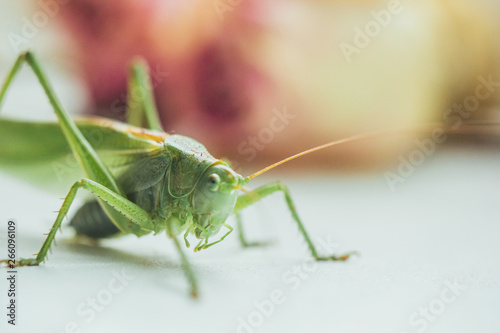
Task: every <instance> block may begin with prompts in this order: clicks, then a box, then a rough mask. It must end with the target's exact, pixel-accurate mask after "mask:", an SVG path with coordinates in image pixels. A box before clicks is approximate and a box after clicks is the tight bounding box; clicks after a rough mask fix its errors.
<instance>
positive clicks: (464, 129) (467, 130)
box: [245, 121, 500, 182]
mask: <svg viewBox="0 0 500 333" xmlns="http://www.w3.org/2000/svg"><path fill="white" fill-rule="evenodd" d="M498 125H500V123H499V122H483V121H473V122H468V123H467V124H463V125H461V126H459V127H456V128H453V127H452V126H451V125H449V124H443V123H433V124H423V125H419V126H415V127H411V128H406V129H398V130H384V131H376V132H369V133H365V134H358V135H354V136H350V137H347V138H344V139H340V140H335V141H332V142H329V143H325V144H323V145H320V146H317V147H314V148H311V149H307V150H305V151H303V152H300V153H298V154H295V155H292V156H290V157H287V158H285V159H283V160H281V161H279V162H276V163H274V164H271V165H269V166H267V167H265V168H264V169H262V170H259V171H257V172H255V173H253V174H251V175H250V176H248V177H246V178H245V182H248V181H250V180H251V179H253V178H255V177H257V176H260V175H261V174H263V173H264V172H267V171H269V170H271V169H274V168H276V167H277V166H279V165H282V164H284V163H286V162H289V161H291V160H294V159H296V158H298V157H301V156H304V155H307V154H310V153H314V152H316V151H318V150H322V149H325V148H329V147H333V146H338V145H342V144H345V143H350V142H356V141H362V140H367V139H376V138H382V137H387V136H394V135H405V134H418V133H421V132H423V133H428V132H430V131H432V130H435V129H441V130H443V132H444V133H461V134H477V133H478V129H484V127H486V126H498Z"/></svg>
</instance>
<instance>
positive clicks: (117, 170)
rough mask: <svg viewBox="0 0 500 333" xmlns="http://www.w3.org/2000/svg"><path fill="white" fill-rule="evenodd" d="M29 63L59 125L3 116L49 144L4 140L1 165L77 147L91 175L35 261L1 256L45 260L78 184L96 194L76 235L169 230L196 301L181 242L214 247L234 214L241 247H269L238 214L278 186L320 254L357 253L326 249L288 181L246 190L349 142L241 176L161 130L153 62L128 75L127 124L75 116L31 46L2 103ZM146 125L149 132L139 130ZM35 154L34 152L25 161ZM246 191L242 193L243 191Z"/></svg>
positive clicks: (137, 64) (8, 124) (1, 123)
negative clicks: (248, 234)
mask: <svg viewBox="0 0 500 333" xmlns="http://www.w3.org/2000/svg"><path fill="white" fill-rule="evenodd" d="M24 63H27V64H28V65H29V66H30V67H31V69H32V70H33V72H34V73H35V75H36V77H37V78H38V80H39V82H40V84H41V86H42V87H43V89H44V91H45V94H46V95H47V97H48V99H49V101H50V104H51V105H52V108H53V110H54V112H55V114H56V116H57V119H58V123H30V122H21V121H14V120H7V119H0V132H4V133H7V134H6V135H8V131H17V132H22V133H33V132H34V131H35V132H36V133H37V136H38V137H41V138H45V139H46V141H45V142H43V143H40V142H39V143H36V142H33V141H26V142H23V143H20V144H18V143H16V145H15V146H14V147H13V148H9V147H8V146H6V145H5V144H4V147H3V148H2V151H0V158H1V159H0V161H1V163H2V164H4V163H10V164H16V163H36V161H37V159H38V158H45V157H48V158H50V157H51V156H52V155H57V153H58V152H59V151H60V150H61V149H63V148H65V147H67V146H68V145H69V147H70V150H71V152H72V154H73V155H74V156H75V158H76V160H77V161H78V164H79V166H80V167H81V169H82V170H83V172H84V175H85V178H83V179H81V180H79V181H76V182H75V183H74V184H73V186H71V188H70V190H69V193H68V194H67V195H66V197H65V198H64V202H63V204H62V207H61V209H60V210H59V211H58V214H57V218H56V220H55V222H54V224H53V226H52V228H51V229H50V231H49V233H48V234H47V238H46V239H45V241H44V243H43V245H42V247H41V248H40V251H39V252H38V254H37V255H36V257H35V258H27V259H25V258H20V259H19V260H18V261H17V262H12V260H1V261H0V262H2V263H7V264H14V265H15V266H35V265H39V264H40V263H43V262H44V261H45V260H46V258H47V251H49V249H50V247H51V245H52V244H53V243H54V241H55V236H56V233H57V231H58V230H59V229H60V228H61V224H62V222H63V219H64V217H65V216H66V214H67V213H68V210H69V208H70V206H71V204H72V202H73V199H74V198H75V196H76V195H77V192H78V190H80V189H85V190H87V191H90V192H91V193H92V194H93V196H94V197H95V198H94V199H93V201H89V202H87V203H86V204H84V205H83V206H82V207H81V208H80V209H79V210H78V211H77V212H76V214H75V215H74V217H73V218H72V220H71V221H70V225H71V226H72V227H73V228H74V229H75V230H76V234H77V235H83V236H86V237H90V238H92V239H101V238H107V237H116V236H120V235H125V234H134V235H136V236H138V237H140V236H144V235H147V234H150V233H154V234H158V233H160V232H165V233H166V234H167V236H168V238H170V239H172V241H173V242H174V244H175V247H176V249H177V251H178V253H179V256H180V260H181V262H182V266H183V269H184V272H185V275H186V277H187V279H188V282H189V284H190V291H191V295H192V296H193V297H196V296H197V295H198V286H197V282H196V277H195V274H194V272H193V269H192V267H191V265H190V263H189V261H188V259H187V257H186V256H185V254H184V252H183V248H182V246H181V242H180V241H179V238H180V236H181V235H182V236H183V238H184V243H185V245H186V246H187V247H189V245H190V244H189V242H188V239H187V238H188V236H190V235H194V236H195V237H196V238H197V239H199V243H198V244H197V245H196V246H195V247H194V251H195V252H196V251H200V250H204V249H207V248H209V247H211V246H213V245H215V244H217V243H219V242H221V241H223V240H224V239H225V238H226V237H227V236H228V235H229V234H230V233H231V232H232V231H233V228H232V227H231V226H230V225H229V224H227V223H226V220H227V219H228V217H229V216H231V215H235V216H236V222H237V227H238V234H239V239H240V241H241V243H242V245H244V246H252V245H262V244H260V243H249V242H247V241H246V238H245V236H244V233H243V229H242V220H241V217H240V212H241V211H242V210H243V209H244V208H246V207H248V206H250V205H252V204H254V203H255V202H257V201H259V200H261V199H263V198H265V197H267V196H268V195H270V194H273V193H275V192H281V193H282V194H283V195H284V198H285V200H286V204H287V206H288V209H289V210H290V212H291V215H292V218H293V220H294V221H295V223H296V224H297V226H298V228H299V230H300V232H301V234H302V235H303V237H304V239H305V241H306V242H307V245H308V248H309V250H310V252H311V255H312V256H313V257H314V259H316V260H339V261H343V260H346V259H348V258H349V256H350V253H346V254H343V255H338V256H336V255H329V256H320V255H319V254H318V252H317V250H316V247H315V246H314V244H313V242H312V241H311V238H310V237H309V235H308V233H307V231H306V229H305V227H304V224H303V223H302V221H301V219H300V218H299V215H298V214H297V211H296V209H295V205H294V203H293V201H292V198H291V196H290V193H289V191H288V189H287V187H286V186H284V185H283V184H281V183H280V182H275V183H271V184H268V185H263V186H261V187H258V188H256V189H254V190H252V191H248V190H245V189H244V186H245V185H246V184H247V183H248V182H249V181H250V180H251V179H253V178H254V177H256V176H258V175H260V174H262V173H264V172H266V171H268V170H270V169H272V168H274V167H276V166H278V165H280V164H282V163H285V162H287V161H289V160H291V159H294V158H297V157H299V156H302V155H304V154H307V153H310V152H313V151H316V150H319V149H323V148H326V147H329V146H332V145H335V144H340V143H343V142H346V141H345V140H341V141H337V142H332V143H329V144H326V145H323V146H319V147H316V148H313V149H310V150H308V151H305V152H302V153H300V154H297V155H294V156H291V157H289V158H287V159H285V160H283V161H280V162H278V163H275V164H273V165H271V166H268V167H267V168H265V169H263V170H260V171H258V172H256V173H254V174H252V175H251V176H248V177H243V176H241V175H240V174H238V173H236V172H235V171H234V170H233V169H232V168H231V167H230V166H229V164H228V163H226V162H224V161H223V160H221V159H217V158H214V157H213V156H212V155H210V153H209V152H208V151H207V149H206V148H205V147H204V146H203V145H202V144H200V143H199V142H197V141H195V140H193V139H191V138H188V137H185V136H182V135H169V134H167V133H165V132H164V131H163V129H162V126H161V123H160V120H159V117H158V113H157V109H156V106H155V103H154V99H153V95H152V89H151V81H150V78H149V71H148V67H147V65H146V63H145V62H144V61H142V60H136V61H134V62H133V64H132V66H131V71H130V74H129V79H128V81H129V85H128V86H129V96H128V102H127V124H126V123H122V122H118V121H112V120H109V119H105V118H98V117H93V118H85V119H82V120H79V121H76V122H75V121H73V120H72V119H71V117H70V116H69V115H68V113H67V112H66V111H65V110H64V109H63V107H62V105H61V103H60V102H59V100H58V98H57V96H56V95H55V93H54V91H53V89H52V87H51V85H50V83H49V80H48V79H47V76H46V74H45V73H44V71H43V70H42V66H41V65H40V63H39V61H38V60H37V57H36V56H35V54H34V53H32V52H30V51H27V52H24V53H22V54H21V55H19V57H18V58H17V60H16V62H15V63H14V65H13V67H12V69H11V70H10V71H9V72H8V75H7V77H6V79H5V81H4V83H3V86H2V88H1V91H0V103H1V102H2V101H3V99H4V98H5V94H6V92H7V90H8V88H9V87H10V86H11V83H12V81H13V79H14V77H15V76H16V74H17V73H18V72H19V70H20V69H21V67H22V65H23V64H24ZM131 92H135V93H131ZM143 124H145V125H146V128H142V127H140V126H142V125H143ZM95 130H98V131H100V132H101V133H103V134H104V139H103V140H102V142H100V143H99V144H94V145H93V144H91V140H90V139H89V137H88V134H87V135H86V134H85V133H89V132H92V131H95ZM34 147H36V148H34ZM61 147H62V148H61ZM27 154H28V155H31V156H28V157H26V155H27ZM45 155H47V156H45ZM240 191H242V192H243V193H241V194H240ZM222 227H224V228H226V229H227V232H226V233H225V234H223V235H222V236H221V237H220V238H219V239H218V240H215V241H212V242H209V239H210V238H211V237H214V236H216V235H217V234H218V233H219V231H220V230H221V228H222Z"/></svg>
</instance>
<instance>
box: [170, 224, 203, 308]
mask: <svg viewBox="0 0 500 333" xmlns="http://www.w3.org/2000/svg"><path fill="white" fill-rule="evenodd" d="M167 228H168V229H167V231H168V235H169V236H170V238H172V239H173V240H174V244H175V247H176V248H177V251H178V252H179V255H180V257H181V262H182V267H184V271H185V272H186V277H187V279H188V281H189V284H190V285H191V296H193V297H194V298H196V297H198V285H197V283H196V277H195V275H194V272H193V269H192V268H191V264H190V263H189V261H188V259H187V257H186V255H185V254H184V251H183V250H182V247H181V245H180V244H179V240H178V239H177V237H176V235H174V234H172V230H171V226H170V224H168V223H167Z"/></svg>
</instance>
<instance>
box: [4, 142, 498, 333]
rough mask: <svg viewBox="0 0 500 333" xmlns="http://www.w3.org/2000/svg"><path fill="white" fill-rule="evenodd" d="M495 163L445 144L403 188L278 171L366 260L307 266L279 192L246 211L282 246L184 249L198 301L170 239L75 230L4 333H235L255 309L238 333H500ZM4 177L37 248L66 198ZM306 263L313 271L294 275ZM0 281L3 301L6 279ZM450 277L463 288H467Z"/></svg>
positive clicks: (251, 228) (318, 222)
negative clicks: (79, 235)
mask: <svg viewBox="0 0 500 333" xmlns="http://www.w3.org/2000/svg"><path fill="white" fill-rule="evenodd" d="M499 169H500V152H498V151H493V150H488V149H479V150H478V149H476V150H471V149H468V150H467V149H464V150H462V149H445V150H441V151H440V152H439V153H437V154H435V155H434V156H433V157H432V158H430V159H428V160H427V161H426V163H425V164H424V165H423V166H421V167H419V168H418V169H417V170H416V172H415V174H414V175H413V176H412V177H410V178H409V179H408V180H407V182H406V183H405V184H404V185H402V186H400V187H398V188H397V190H396V191H395V192H391V191H390V190H389V187H388V185H387V183H386V182H385V179H384V178H383V176H382V174H378V173H374V174H370V175H364V176H359V175H358V176H350V177H341V176H334V175H330V176H325V175H307V176H303V177H299V176H289V177H284V176H280V174H279V173H275V174H274V175H269V177H268V178H265V179H263V180H260V181H261V182H264V181H271V180H274V179H281V180H282V181H283V182H284V183H286V184H288V185H289V187H290V189H291V192H292V194H293V197H294V199H295V201H296V205H297V208H298V210H299V213H300V215H301V217H302V218H303V220H304V221H305V223H306V225H307V228H308V230H309V232H310V234H311V236H312V238H313V239H315V241H320V240H324V241H328V242H334V243H335V244H334V246H335V247H336V248H335V251H337V252H339V253H340V252H342V251H349V250H357V251H359V252H360V253H361V256H360V257H357V258H353V259H352V260H350V261H348V262H345V263H335V262H322V263H319V264H311V262H310V261H309V253H308V252H307V248H306V246H305V242H304V240H303V239H302V238H301V236H300V234H299V233H298V231H297V228H296V227H295V225H294V223H293V221H292V219H291V217H290V215H289V214H288V212H287V210H286V207H285V205H284V202H283V200H282V198H281V196H280V195H275V196H273V197H270V198H269V200H266V201H265V202H262V203H261V204H258V205H256V206H255V207H254V208H249V209H248V211H246V212H245V214H244V217H245V221H246V224H245V225H246V228H247V231H248V235H249V237H250V238H252V239H264V240H267V239H270V240H273V241H275V243H274V245H272V246H269V247H265V248H252V249H242V248H241V247H240V246H239V244H238V240H237V237H236V235H232V237H229V238H228V239H226V241H224V242H223V243H221V244H219V245H217V246H215V247H213V248H211V249H210V250H206V251H203V252H201V253H192V252H191V251H190V252H189V253H188V255H189V259H190V260H191V262H192V264H193V266H194V269H195V271H196V273H197V276H198V280H199V285H200V291H201V295H200V298H199V299H198V300H193V299H191V298H189V297H188V285H187V282H186V280H185V278H184V275H183V272H182V270H181V268H180V265H179V259H178V257H177V254H176V252H175V249H174V247H173V246H172V242H171V241H169V240H168V239H167V237H166V236H165V235H163V234H162V235H158V236H155V237H150V236H146V237H143V238H141V239H137V238H135V237H134V236H127V237H125V238H122V239H114V240H108V241H105V242H104V243H103V244H102V247H90V246H84V245H78V244H73V243H72V242H71V241H70V235H71V231H70V229H69V227H66V229H63V235H61V236H59V237H58V240H59V241H58V246H57V247H55V248H54V251H53V255H51V256H50V259H49V260H48V261H47V262H46V264H44V265H42V266H40V267H28V268H19V273H18V290H19V297H18V304H19V308H18V326H17V327H16V328H15V329H12V327H8V329H9V330H8V331H9V332H28V331H31V332H64V330H65V327H66V325H68V323H70V322H74V323H75V325H77V327H78V329H81V332H109V331H111V330H113V331H121V332H134V331H139V330H145V331H151V332H201V331H206V332H238V327H239V319H238V318H242V319H244V320H245V321H248V318H249V317H250V322H251V323H253V324H254V325H256V326H257V327H255V328H253V327H250V328H251V329H250V330H249V329H248V327H247V328H240V330H239V332H250V331H254V332H381V333H382V332H383V333H387V332H395V333H400V332H409V333H410V332H423V331H425V332H455V333H456V332H472V331H475V332H498V331H499V329H500V317H499V316H498V313H499V310H500V261H499V259H498V253H499V252H500V242H499V241H498V239H499V235H500V224H499V223H498V222H499V221H500V209H499V205H498V203H499V201H500V193H499V191H498V189H499V188H500V175H499ZM271 176H274V177H271ZM0 184H1V188H2V190H1V193H0V203H1V221H2V226H3V225H5V222H6V219H8V218H9V217H13V218H15V219H16V221H17V223H18V237H19V238H18V244H19V247H18V250H19V251H20V252H21V255H22V256H29V255H30V254H32V253H35V252H36V251H37V250H38V248H39V246H40V245H41V243H42V241H43V236H42V235H41V234H42V233H44V232H47V230H48V229H49V228H50V226H51V224H52V221H53V218H54V216H55V214H52V213H51V211H53V210H57V209H58V206H59V205H60V201H59V199H57V196H56V195H53V194H47V193H46V192H44V191H43V190H39V189H37V188H33V187H31V186H30V185H27V184H25V183H23V182H22V181H19V180H17V179H12V178H9V177H6V176H4V175H2V177H1V178H0ZM233 222H234V221H233ZM2 228H3V229H5V227H2ZM0 234H2V236H4V235H5V230H1V231H0ZM2 244H5V243H4V242H2ZM1 248H2V252H3V251H4V248H5V246H4V245H2V246H1ZM304 265H306V266H305V268H307V269H309V270H310V273H307V274H305V275H304V274H303V273H300V272H297V271H296V270H294V267H302V269H304ZM122 271H123V272H125V274H126V275H128V276H131V277H133V279H131V280H130V281H127V282H126V284H127V285H126V286H125V287H124V288H123V290H122V291H120V292H118V293H116V294H112V299H111V300H110V302H109V304H106V305H105V306H103V308H102V309H100V310H101V312H97V311H96V313H95V314H96V315H95V318H93V319H92V320H91V321H90V322H87V320H88V319H90V314H89V313H88V312H86V314H85V315H83V316H82V315H79V314H78V312H77V311H78V309H80V310H85V309H88V308H87V307H86V305H85V303H86V302H87V301H88V298H89V297H90V298H92V297H93V298H96V297H97V296H98V295H100V297H101V300H104V301H107V299H106V298H105V296H106V295H109V292H107V291H106V290H109V288H110V287H109V286H108V285H109V283H110V282H111V281H112V279H113V277H114V275H113V274H114V273H120V274H122ZM303 272H306V271H304V270H303ZM301 274H302V275H301ZM2 275H3V274H2ZM299 276H302V277H303V279H302V280H301V282H300V284H296V280H297V278H298V277H299ZM294 279H295V280H294ZM292 280H293V281H294V282H293V281H292ZM0 281H1V282H0V295H1V297H0V299H3V300H4V301H1V302H2V304H5V300H6V295H5V290H6V289H5V287H6V281H5V279H4V278H3V277H2V278H1V279H0ZM449 285H453V286H455V287H456V288H458V289H456V290H455V293H457V294H458V296H456V297H453V295H454V294H453V293H452V292H453V291H452V290H450V289H449V288H450V287H449ZM457 286H458V287H457ZM295 287H297V288H295ZM103 290H104V291H103ZM274 290H279V291H281V292H282V293H283V296H282V298H283V299H280V300H284V301H283V303H282V304H277V305H275V307H274V310H273V311H272V313H271V314H270V315H269V316H268V317H266V316H264V315H262V314H261V315H259V314H258V313H257V312H258V307H257V306H256V305H255V302H263V301H264V300H269V299H271V295H272V294H273V291H274ZM274 292H276V291H274ZM103 297H104V298H103ZM443 297H444V298H443ZM450 299H453V300H451V301H450ZM440 300H441V301H440ZM444 300H445V301H449V303H446V302H444ZM264 303H266V302H264ZM82 304H83V305H82ZM266 304H267V303H266ZM442 305H444V307H442ZM429 307H432V309H431V310H430V312H429V313H430V315H431V316H432V314H433V312H432V311H434V313H435V314H437V315H435V316H432V317H429V318H433V320H430V319H428V320H425V319H423V318H424V317H422V316H420V315H419V311H420V309H421V308H429ZM2 308H4V307H3V306H2ZM2 312H5V310H2ZM256 313H257V314H256ZM412 315H413V317H412V318H413V320H414V322H411V321H410V317H411V316H412ZM1 318H3V319H2V320H0V327H2V331H4V330H3V329H4V328H5V327H7V325H6V323H5V322H6V320H5V315H3V314H2V317H1ZM259 319H262V320H261V322H259ZM415 320H420V321H415ZM422 320H424V321H426V322H427V324H428V327H426V329H425V330H422V328H423V327H424V323H423V322H422ZM412 323H413V325H412ZM257 324H258V325H257ZM70 325H71V324H70Z"/></svg>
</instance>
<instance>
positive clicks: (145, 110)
mask: <svg viewBox="0 0 500 333" xmlns="http://www.w3.org/2000/svg"><path fill="white" fill-rule="evenodd" d="M127 122H128V123H129V124H132V125H134V126H139V127H142V126H144V123H145V124H146V127H147V128H150V129H155V130H159V131H163V128H162V126H161V122H160V118H159V117H158V109H157V108H156V104H155V100H154V97H153V88H152V86H151V78H150V76H149V70H148V65H147V64H146V62H145V61H144V60H142V59H136V60H134V61H133V63H132V66H131V68H130V73H129V78H128V101H127Z"/></svg>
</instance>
